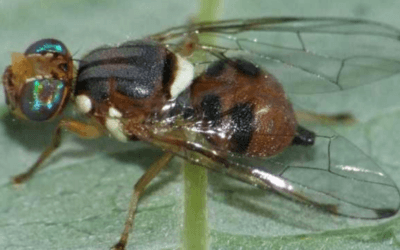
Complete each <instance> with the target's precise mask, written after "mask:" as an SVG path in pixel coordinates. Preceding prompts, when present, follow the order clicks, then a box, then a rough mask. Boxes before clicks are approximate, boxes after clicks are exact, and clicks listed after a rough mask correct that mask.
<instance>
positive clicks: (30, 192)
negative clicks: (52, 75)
mask: <svg viewBox="0 0 400 250" xmlns="http://www.w3.org/2000/svg"><path fill="white" fill-rule="evenodd" d="M196 4H197V2H196V1H177V0H174V1H168V2H166V1H161V0H158V1H151V2H149V1H118V2H117V1H40V2H39V1H32V0H31V1H26V0H15V1H7V2H6V1H0V7H1V8H0V34H1V39H0V44H1V46H0V48H1V50H0V68H1V69H4V68H5V67H6V66H7V65H8V64H9V63H10V53H11V52H23V51H24V49H25V48H26V47H27V46H28V45H29V44H30V43H32V42H34V41H35V40H37V39H40V38H44V37H55V38H58V39H60V40H62V41H64V42H65V44H66V45H67V46H68V47H69V48H70V50H71V52H72V53H73V54H74V57H76V58H80V57H81V56H82V54H84V53H85V52H87V51H89V50H90V49H93V48H94V47H96V46H99V45H102V44H109V43H116V42H122V41H125V40H126V39H127V37H129V39H135V38H140V37H141V36H144V35H146V34H150V33H155V32H158V31H160V30H163V29H166V28H169V27H171V26H177V25H181V24H184V23H185V22H187V21H188V20H189V19H190V17H192V15H194V14H196ZM399 5H400V3H398V2H397V1H394V0H392V1H385V2H377V5H369V4H367V3H361V2H351V1H345V0H339V1H331V2H321V1H317V0H314V1H312V0H307V1H302V2H301V4H300V2H299V3H295V2H290V1H278V0H276V1H262V0H260V1H243V2H241V1H233V0H232V1H225V6H224V9H225V12H224V13H225V14H224V17H225V18H251V17H261V16H268V15H269V16H278V15H295V16H328V15H331V16H343V17H363V18H369V19H373V20H378V21H383V22H386V23H392V24H393V25H395V26H397V27H400V20H399V19H398V13H397V10H398V9H399V7H400V6H399ZM399 80H400V78H399V77H397V78H395V77H393V78H390V79H387V80H385V81H381V82H379V83H375V84H371V85H367V86H363V87H359V88H356V89H352V90H349V91H346V92H344V93H333V94H329V95H328V94H326V95H313V96H291V98H292V100H293V102H295V103H296V104H298V105H300V106H301V107H305V108H307V109H310V110H313V111H317V112H330V113H337V112H343V111H350V112H352V113H353V114H354V115H355V116H356V117H357V118H358V119H359V120H360V123H358V124H356V125H354V126H351V127H344V126H338V127H335V128H334V129H335V130H336V131H338V132H339V133H340V134H342V135H344V136H345V137H346V138H348V139H349V140H350V141H352V142H353V143H354V144H356V145H357V146H358V147H360V148H361V149H362V150H363V151H364V152H366V153H367V154H368V155H370V156H371V157H372V159H373V160H375V161H376V162H377V163H378V164H379V165H380V166H381V167H382V168H383V169H384V171H385V172H387V173H388V174H389V175H390V176H391V177H392V178H393V180H394V181H395V182H396V183H400V157H399V154H398V149H399V148H400V136H399V134H400V127H399V126H398V124H400V102H399V98H398V96H399V93H400V84H398V82H399ZM1 98H2V100H1V102H2V103H4V95H2V96H1ZM0 113H1V114H2V119H1V121H2V122H1V123H0V155H1V159H2V161H1V163H0V173H1V174H0V249H7V250H25V249H41V250H46V249H52V250H53V249H62V250H64V249H108V248H109V247H111V246H112V245H113V244H114V243H115V242H116V241H117V240H118V237H119V235H120V233H121V232H122V229H123V224H124V221H125V217H126V212H127V206H128V203H129V198H130V194H131V190H132V186H133V184H134V183H135V182H136V180H137V179H138V178H140V176H141V174H143V173H144V171H145V169H146V167H147V166H149V165H150V163H151V162H152V161H153V160H154V159H155V158H156V157H157V156H159V155H160V154H161V152H160V151H159V150H157V149H153V148H149V147H147V146H145V145H143V144H142V143H130V144H123V143H119V142H116V141H114V140H112V139H110V138H103V139H100V140H95V141H82V140H80V139H77V138H75V137H73V136H66V138H65V140H64V141H63V143H62V146H61V147H60V149H59V150H58V151H57V152H56V153H55V154H54V155H53V156H52V157H51V158H50V159H49V161H47V163H46V165H47V168H46V169H43V170H42V171H40V172H39V173H38V174H37V175H36V176H35V177H34V178H33V179H32V180H31V181H29V182H28V183H27V184H25V185H23V186H21V187H18V188H14V187H12V186H11V185H10V183H9V179H10V177H11V176H13V175H15V174H18V173H20V172H22V171H24V170H25V169H27V168H28V167H29V166H30V165H31V164H33V162H34V161H35V160H36V159H37V157H38V155H39V154H40V153H41V152H42V150H43V149H44V148H45V146H46V145H48V144H49V142H50V139H51V138H50V137H51V134H52V130H53V129H54V124H30V123H27V122H21V121H18V120H15V119H14V118H12V117H11V116H9V115H6V106H5V105H2V106H0ZM208 211H209V216H208V219H209V221H208V224H209V231H210V249H341V250H343V249H395V248H399V246H400V243H399V241H398V238H399V236H400V221H399V219H398V218H394V219H389V220H382V221H366V220H352V219H347V218H342V217H336V216H332V215H327V214H325V213H323V212H320V211H318V210H316V209H314V208H310V207H307V206H304V205H301V204H297V203H294V202H292V201H289V200H286V199H284V198H282V197H280V196H277V195H275V194H273V193H271V192H266V191H264V190H259V189H257V188H254V187H252V186H249V185H246V184H243V183H240V182H238V181H235V180H231V179H230V178H227V177H223V176H221V175H219V174H214V173H213V174H210V176H209V189H208ZM182 224H183V184H182V176H181V174H180V169H179V164H177V162H175V163H172V166H171V167H170V168H169V169H167V170H166V171H164V172H162V173H161V174H160V176H158V177H157V178H156V179H155V181H154V182H153V183H152V184H151V185H150V186H149V188H148V189H147V191H146V194H145V195H144V197H143V199H142V200H141V201H140V204H139V209H138V214H137V217H136V220H135V228H134V230H133V232H132V233H131V235H130V241H129V245H128V249H157V250H159V249H179V248H180V247H181V246H182V241H181V236H182V230H183V228H182Z"/></svg>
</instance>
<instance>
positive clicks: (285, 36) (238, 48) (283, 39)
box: [149, 17, 400, 93]
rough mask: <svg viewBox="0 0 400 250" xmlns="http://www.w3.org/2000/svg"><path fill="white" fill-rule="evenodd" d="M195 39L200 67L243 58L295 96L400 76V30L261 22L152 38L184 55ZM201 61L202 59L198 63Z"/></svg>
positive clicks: (345, 22)
mask: <svg viewBox="0 0 400 250" xmlns="http://www.w3.org/2000/svg"><path fill="white" fill-rule="evenodd" d="M193 37H198V38H199V39H198V40H196V39H194V41H195V43H196V46H195V47H194V50H195V53H194V54H196V53H200V54H203V56H193V60H194V61H195V63H196V65H204V64H205V65H207V64H209V63H210V62H212V61H215V60H219V59H220V58H221V57H242V58H245V59H248V60H251V61H253V62H254V63H257V64H258V65H260V66H262V67H263V68H264V69H266V70H267V71H269V72H270V73H271V74H273V75H275V76H276V77H277V78H278V79H279V80H280V81H281V83H282V84H283V85H284V87H285V89H286V91H288V92H290V93H321V92H331V91H338V90H343V89H349V88H352V87H356V86H359V85H363V84H367V83H371V82H376V81H378V80H381V79H384V78H387V77H390V76H393V75H395V74H398V72H400V61H399V58H400V41H399V38H400V30H398V29H396V28H394V27H391V26H389V25H386V24H382V23H378V22H372V21H366V20H357V19H342V18H290V17H277V18H273V17H272V18H259V19H247V20H228V21H219V22H208V23H207V22H206V23H199V24H193V25H188V26H181V27H176V28H172V29H169V30H166V31H164V32H162V33H158V34H155V35H152V36H149V39H152V40H156V41H159V42H163V43H166V44H167V45H168V46H170V47H171V48H172V49H176V50H179V48H180V47H181V46H182V45H183V44H185V40H187V39H188V38H190V39H192V38H193ZM199 58H201V59H199Z"/></svg>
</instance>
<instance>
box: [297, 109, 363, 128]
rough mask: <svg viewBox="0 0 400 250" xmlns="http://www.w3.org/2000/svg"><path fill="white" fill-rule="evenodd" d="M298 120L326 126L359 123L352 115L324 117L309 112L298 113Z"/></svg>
mask: <svg viewBox="0 0 400 250" xmlns="http://www.w3.org/2000/svg"><path fill="white" fill-rule="evenodd" d="M296 119H297V120H298V121H303V122H311V123H318V124H326V125H335V124H345V125H351V124H354V123H356V122H357V119H356V118H355V117H354V116H353V115H352V114H350V113H339V114H336V115H324V114H316V113H313V112H307V111H296Z"/></svg>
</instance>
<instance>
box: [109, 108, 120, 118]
mask: <svg viewBox="0 0 400 250" xmlns="http://www.w3.org/2000/svg"><path fill="white" fill-rule="evenodd" d="M108 115H109V116H110V117H113V118H114V117H115V118H121V117H122V114H121V112H119V111H118V109H116V108H114V107H111V108H110V109H108Z"/></svg>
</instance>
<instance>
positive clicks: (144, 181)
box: [112, 152, 174, 250]
mask: <svg viewBox="0 0 400 250" xmlns="http://www.w3.org/2000/svg"><path fill="white" fill-rule="evenodd" d="M173 156H174V155H173V154H172V153H169V152H168V153H165V154H163V155H162V156H161V158H160V159H158V160H157V161H156V162H154V163H153V164H152V165H151V166H150V168H149V169H148V170H147V171H146V173H144V174H143V176H142V177H141V178H140V179H139V181H138V182H136V184H135V186H134V187H133V192H132V196H131V201H130V202H129V212H128V217H127V218H126V221H125V227H124V231H123V232H122V234H121V238H120V239H119V241H118V243H117V244H115V245H114V246H113V248H112V249H113V250H124V249H125V246H126V244H127V243H128V237H129V231H130V230H131V228H132V225H133V220H134V219H135V213H136V208H137V204H138V201H139V198H140V196H142V194H143V192H144V190H145V188H146V186H147V185H148V184H149V183H150V182H151V181H152V180H153V179H154V177H156V176H157V175H158V173H160V171H161V169H163V168H164V167H165V166H166V165H167V164H168V163H169V162H170V160H171V159H172V157H173Z"/></svg>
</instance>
